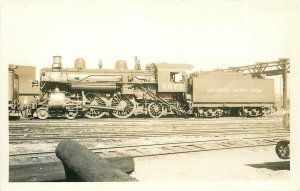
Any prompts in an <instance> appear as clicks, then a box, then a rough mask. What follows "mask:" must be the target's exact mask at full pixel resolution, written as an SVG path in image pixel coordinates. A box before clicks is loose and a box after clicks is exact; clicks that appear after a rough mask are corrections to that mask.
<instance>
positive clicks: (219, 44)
mask: <svg viewBox="0 0 300 191" xmlns="http://www.w3.org/2000/svg"><path fill="white" fill-rule="evenodd" d="M1 7H2V10H1V12H2V14H1V21H2V22H1V27H2V31H1V32H2V33H1V37H2V39H1V41H3V42H4V43H3V44H4V45H3V50H4V52H5V56H6V62H7V63H8V64H25V65H34V66H37V67H50V66H51V64H52V56H53V55H60V56H62V64H63V67H73V64H74V60H75V59H76V58H78V57H82V58H84V59H85V60H86V63H87V67H88V68H95V67H97V64H98V62H99V60H100V59H101V60H102V62H103V64H104V67H105V68H113V67H114V63H115V61H116V60H119V59H124V60H126V61H127V62H128V65H129V67H130V68H133V65H134V56H138V57H139V59H140V60H141V63H142V65H143V66H145V65H146V64H147V63H152V62H169V63H188V64H193V65H195V68H196V69H198V70H212V69H215V68H227V67H228V66H241V65H249V64H254V63H255V62H256V61H273V60H278V58H282V57H283V58H291V59H293V57H295V54H296V52H297V49H298V50H299V46H298V47H297V45H296V42H299V37H298V34H299V15H298V8H299V1H279V0H278V1H264V0H263V1H255V0H252V1H242V0H241V1H239V0H223V1H201V0H200V1H183V0H181V1H180V0H164V1H159V0H153V1H150V0H142V1H138V0H128V1H102V0H97V1H96V0H68V1H61V0H43V1H39V0H22V1H18V0H10V1H3V2H2V6H1ZM298 44H299V43H298Z"/></svg>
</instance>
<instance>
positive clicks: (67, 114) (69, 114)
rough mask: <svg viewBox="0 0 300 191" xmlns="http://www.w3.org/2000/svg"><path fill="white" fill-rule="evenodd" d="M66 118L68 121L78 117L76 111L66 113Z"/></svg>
mask: <svg viewBox="0 0 300 191" xmlns="http://www.w3.org/2000/svg"><path fill="white" fill-rule="evenodd" d="M65 116H66V118H67V119H75V118H76V117H77V112H76V111H66V113H65Z"/></svg>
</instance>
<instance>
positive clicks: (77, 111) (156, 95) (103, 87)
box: [31, 56, 275, 119]
mask: <svg viewBox="0 0 300 191" xmlns="http://www.w3.org/2000/svg"><path fill="white" fill-rule="evenodd" d="M135 61H136V65H135V69H128V68H127V63H126V61H124V60H118V61H117V62H116V63H115V69H103V68H102V67H101V66H100V65H99V68H98V69H87V68H86V67H85V61H84V60H83V59H81V58H79V59H76V60H75V64H74V68H63V67H62V64H61V57H60V56H54V57H53V64H52V67H51V68H43V69H41V74H40V83H38V82H37V81H34V82H33V85H39V86H40V90H41V95H40V98H39V100H36V106H35V107H34V109H32V110H31V113H32V114H33V115H34V116H37V117H38V118H39V119H46V118H48V117H51V116H65V117H66V118H68V119H74V118H76V117H77V116H85V117H87V118H101V117H103V116H109V115H113V116H115V117H117V118H128V117H130V116H132V115H135V116H136V115H140V114H142V115H149V116H150V117H153V118H159V117H161V116H165V115H168V114H175V115H184V116H187V115H194V116H196V117H220V116H222V115H226V114H231V113H236V114H238V115H240V116H253V117H257V116H262V115H265V114H269V113H270V112H271V111H272V110H273V109H274V108H275V105H274V82H273V80H271V79H263V78H253V77H252V76H251V75H243V74H241V73H232V72H200V73H189V71H190V70H191V69H192V68H193V66H192V65H188V64H165V63H159V64H148V65H147V66H146V68H145V70H141V68H140V62H139V60H138V59H137V58H136V59H135Z"/></svg>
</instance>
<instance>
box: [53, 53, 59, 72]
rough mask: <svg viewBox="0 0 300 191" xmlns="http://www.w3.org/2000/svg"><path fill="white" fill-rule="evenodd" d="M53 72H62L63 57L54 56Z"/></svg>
mask: <svg viewBox="0 0 300 191" xmlns="http://www.w3.org/2000/svg"><path fill="white" fill-rule="evenodd" d="M52 69H53V70H60V69H61V56H53V64H52Z"/></svg>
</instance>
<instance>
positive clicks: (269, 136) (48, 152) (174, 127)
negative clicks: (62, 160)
mask: <svg viewBox="0 0 300 191" xmlns="http://www.w3.org/2000/svg"><path fill="white" fill-rule="evenodd" d="M288 138H289V132H287V131H285V130H284V129H283V128H282V116H280V115H277V116H275V117H274V116H273V117H263V118H232V117H228V118H225V117H224V118H220V119H195V118H191V119H187V120H186V119H180V118H172V119H170V118H162V119H148V118H147V119H141V118H137V119H132V118H129V119H124V120H123V119H108V118H104V119H97V120H86V119H76V120H65V119H53V120H52V119H49V120H20V121H12V122H10V124H9V142H10V148H13V149H15V150H12V151H11V150H10V156H9V159H10V165H14V164H31V163H43V162H51V161H53V160H54V161H57V160H58V159H57V158H56V156H55V154H54V150H55V147H56V145H57V143H58V142H59V141H60V140H63V139H72V140H76V141H78V142H80V143H82V144H84V145H87V146H90V150H92V151H93V152H95V153H97V154H99V155H101V156H102V157H104V158H106V157H111V156H116V155H117V156H118V155H131V156H133V157H146V156H158V155H167V154H178V153H189V152H202V151H210V150H221V149H232V148H244V147H257V146H268V145H275V144H276V143H277V142H278V141H280V140H284V139H288ZM98 143H100V144H98ZM40 144H42V147H41V148H38V147H39V146H40ZM99 145H101V147H99ZM106 145H108V146H106ZM39 149H40V150H39ZM18 151H23V153H20V152H18ZM35 151H37V152H35Z"/></svg>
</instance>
